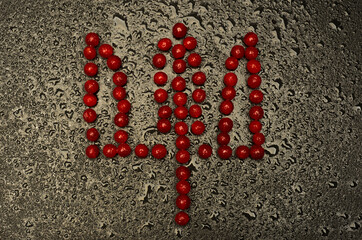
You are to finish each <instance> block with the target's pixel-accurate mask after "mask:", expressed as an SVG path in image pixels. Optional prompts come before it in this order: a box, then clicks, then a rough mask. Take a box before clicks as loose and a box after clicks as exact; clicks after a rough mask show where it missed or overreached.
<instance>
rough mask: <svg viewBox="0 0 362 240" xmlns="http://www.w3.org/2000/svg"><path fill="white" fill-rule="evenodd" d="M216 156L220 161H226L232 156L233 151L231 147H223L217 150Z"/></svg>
mask: <svg viewBox="0 0 362 240" xmlns="http://www.w3.org/2000/svg"><path fill="white" fill-rule="evenodd" d="M217 154H218V155H219V157H220V158H221V159H224V160H226V159H229V158H230V157H231V155H232V154H233V150H232V149H231V147H229V146H227V145H223V146H220V147H219V148H218V150H217Z"/></svg>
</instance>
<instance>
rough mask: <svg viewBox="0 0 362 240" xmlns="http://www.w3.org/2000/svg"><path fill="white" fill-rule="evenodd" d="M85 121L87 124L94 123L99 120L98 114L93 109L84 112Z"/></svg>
mask: <svg viewBox="0 0 362 240" xmlns="http://www.w3.org/2000/svg"><path fill="white" fill-rule="evenodd" d="M83 119H84V121H86V122H87V123H92V122H94V121H95V120H96V119H97V113H96V111H94V110H93V109H91V108H88V109H86V110H84V113H83Z"/></svg>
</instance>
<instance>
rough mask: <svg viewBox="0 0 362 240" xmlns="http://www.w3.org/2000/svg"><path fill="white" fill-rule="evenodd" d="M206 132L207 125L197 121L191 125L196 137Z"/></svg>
mask: <svg viewBox="0 0 362 240" xmlns="http://www.w3.org/2000/svg"><path fill="white" fill-rule="evenodd" d="M204 131H205V124H204V123H203V122H201V121H196V122H194V123H193V124H192V125H191V132H192V133H193V134H195V135H201V134H203V133H204Z"/></svg>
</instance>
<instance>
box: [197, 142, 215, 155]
mask: <svg viewBox="0 0 362 240" xmlns="http://www.w3.org/2000/svg"><path fill="white" fill-rule="evenodd" d="M198 154H199V156H200V158H202V159H208V158H209V157H210V156H211V155H212V148H211V146H210V145H209V144H202V145H200V147H199V150H198Z"/></svg>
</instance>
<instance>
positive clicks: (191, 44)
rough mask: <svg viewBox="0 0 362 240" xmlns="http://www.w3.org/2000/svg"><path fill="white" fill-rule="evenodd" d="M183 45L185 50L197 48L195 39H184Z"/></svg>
mask: <svg viewBox="0 0 362 240" xmlns="http://www.w3.org/2000/svg"><path fill="white" fill-rule="evenodd" d="M183 45H184V46H185V48H186V49H187V50H193V49H195V48H196V46H197V41H196V39H195V38H194V37H186V38H185V39H184V40H183Z"/></svg>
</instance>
